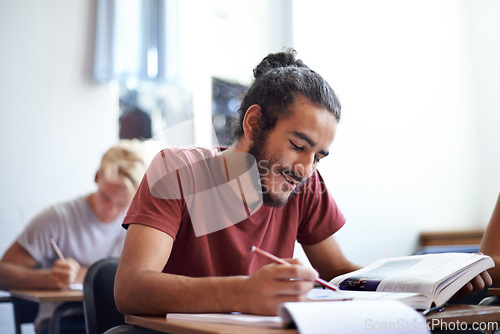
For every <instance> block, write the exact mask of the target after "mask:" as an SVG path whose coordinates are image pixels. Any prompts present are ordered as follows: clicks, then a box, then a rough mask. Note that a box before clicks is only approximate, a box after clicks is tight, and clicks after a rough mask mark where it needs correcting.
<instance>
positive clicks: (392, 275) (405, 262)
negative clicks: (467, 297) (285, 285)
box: [312, 253, 495, 309]
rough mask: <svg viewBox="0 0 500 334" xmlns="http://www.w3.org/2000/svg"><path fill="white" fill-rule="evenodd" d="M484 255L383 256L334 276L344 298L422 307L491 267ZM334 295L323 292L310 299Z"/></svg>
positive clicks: (436, 302) (442, 299) (334, 294)
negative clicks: (387, 301)
mask: <svg viewBox="0 0 500 334" xmlns="http://www.w3.org/2000/svg"><path fill="white" fill-rule="evenodd" d="M494 266H495V264H494V262H493V260H492V259H491V258H490V257H489V256H487V255H481V254H471V253H440V254H425V255H411V256H403V257H393V258H384V259H380V260H378V261H375V262H374V263H372V264H370V265H368V266H366V267H364V268H362V269H359V270H356V271H353V272H351V273H347V274H344V275H340V276H337V277H335V278H334V279H332V280H331V281H330V284H332V285H335V286H337V287H339V288H340V289H341V290H349V291H345V292H344V291H342V292H341V293H340V294H342V293H343V294H344V296H345V297H346V298H353V299H397V300H399V301H401V302H403V303H405V304H407V305H409V306H411V307H413V308H416V309H426V308H429V307H432V306H436V305H442V304H444V303H445V302H447V301H448V300H449V299H450V298H451V297H452V296H453V295H454V294H455V293H456V292H457V291H458V290H460V288H462V287H463V286H464V285H465V284H466V283H467V282H469V281H470V280H472V278H474V277H475V276H477V275H478V274H480V273H481V272H483V271H485V270H487V269H489V268H492V267H494ZM328 294H330V295H331V297H332V298H333V299H336V298H338V294H339V293H338V292H334V291H331V292H327V291H326V290H325V291H324V292H323V293H322V295H320V296H316V297H312V299H319V300H321V299H328Z"/></svg>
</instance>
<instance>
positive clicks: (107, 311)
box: [83, 258, 125, 334]
mask: <svg viewBox="0 0 500 334" xmlns="http://www.w3.org/2000/svg"><path fill="white" fill-rule="evenodd" d="M118 261H119V259H118V258H107V259H103V260H100V261H97V262H96V263H94V264H92V265H91V266H90V267H89V269H88V271H87V274H86V275H85V278H84V280H83V308H84V313H85V323H86V327H87V334H102V333H104V332H105V331H107V330H108V329H110V328H112V327H115V326H118V325H121V324H125V320H124V316H123V314H121V313H120V312H119V311H118V309H117V308H116V304H115V297H114V292H113V289H114V285H115V275H116V270H117V269H118Z"/></svg>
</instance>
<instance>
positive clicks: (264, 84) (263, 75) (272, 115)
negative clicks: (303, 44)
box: [233, 48, 341, 139]
mask: <svg viewBox="0 0 500 334" xmlns="http://www.w3.org/2000/svg"><path fill="white" fill-rule="evenodd" d="M296 56H297V52H296V51H295V50H294V49H291V48H290V49H285V50H284V51H283V52H278V53H271V54H269V55H267V56H266V57H265V58H264V59H262V61H261V62H260V64H258V65H257V67H256V68H255V69H254V70H253V74H254V78H255V79H254V82H253V83H252V85H251V86H250V88H249V89H248V91H247V93H246V95H245V97H244V98H243V101H242V103H241V105H240V108H239V109H238V123H237V124H236V126H235V128H234V131H233V135H234V137H235V139H239V138H240V137H241V136H242V135H243V132H244V131H243V119H244V117H245V113H246V111H247V110H248V108H250V106H252V105H254V104H257V105H259V106H260V107H261V114H262V117H261V119H260V122H259V126H260V129H261V130H262V131H264V132H268V131H270V130H272V129H273V128H274V126H275V125H276V121H277V120H278V119H279V118H280V117H286V116H287V114H288V107H289V106H290V105H291V104H292V103H293V102H294V101H295V98H297V97H299V96H303V97H305V98H307V99H308V100H310V101H311V102H312V103H314V104H315V105H317V106H318V107H321V108H324V109H326V110H328V111H329V112H331V113H332V114H333V115H334V116H335V118H336V119H337V121H339V120H340V109H341V106H340V102H339V100H338V98H337V96H336V94H335V92H334V91H333V89H332V88H331V87H330V85H329V84H328V82H326V80H325V79H323V77H322V76H321V75H319V74H318V73H316V72H315V71H313V70H311V69H310V68H309V67H308V66H307V65H306V64H304V62H303V61H302V60H301V59H297V57H296Z"/></svg>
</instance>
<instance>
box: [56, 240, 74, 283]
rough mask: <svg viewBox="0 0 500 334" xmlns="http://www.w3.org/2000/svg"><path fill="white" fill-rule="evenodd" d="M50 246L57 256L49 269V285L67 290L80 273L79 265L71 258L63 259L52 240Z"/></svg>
mask: <svg viewBox="0 0 500 334" xmlns="http://www.w3.org/2000/svg"><path fill="white" fill-rule="evenodd" d="M50 245H51V246H52V248H53V249H54V252H56V254H57V256H58V258H59V259H58V260H56V261H55V262H54V265H53V266H52V269H51V272H50V273H51V281H52V282H51V283H52V285H53V286H54V288H56V289H61V290H68V289H70V284H71V283H74V282H76V280H77V277H78V273H79V271H80V264H79V263H78V262H76V261H75V260H74V259H72V258H65V257H64V255H63V253H62V252H61V250H60V249H59V247H58V246H57V244H56V242H55V241H54V239H50Z"/></svg>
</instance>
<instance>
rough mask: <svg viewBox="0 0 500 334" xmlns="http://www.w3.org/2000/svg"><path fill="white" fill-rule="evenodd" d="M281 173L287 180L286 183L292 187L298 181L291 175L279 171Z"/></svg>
mask: <svg viewBox="0 0 500 334" xmlns="http://www.w3.org/2000/svg"><path fill="white" fill-rule="evenodd" d="M281 175H283V177H284V178H285V179H286V180H287V181H288V183H290V184H291V185H292V186H293V187H296V186H297V184H298V183H299V182H298V181H297V180H295V179H294V178H292V177H291V176H289V175H287V174H285V173H281Z"/></svg>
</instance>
